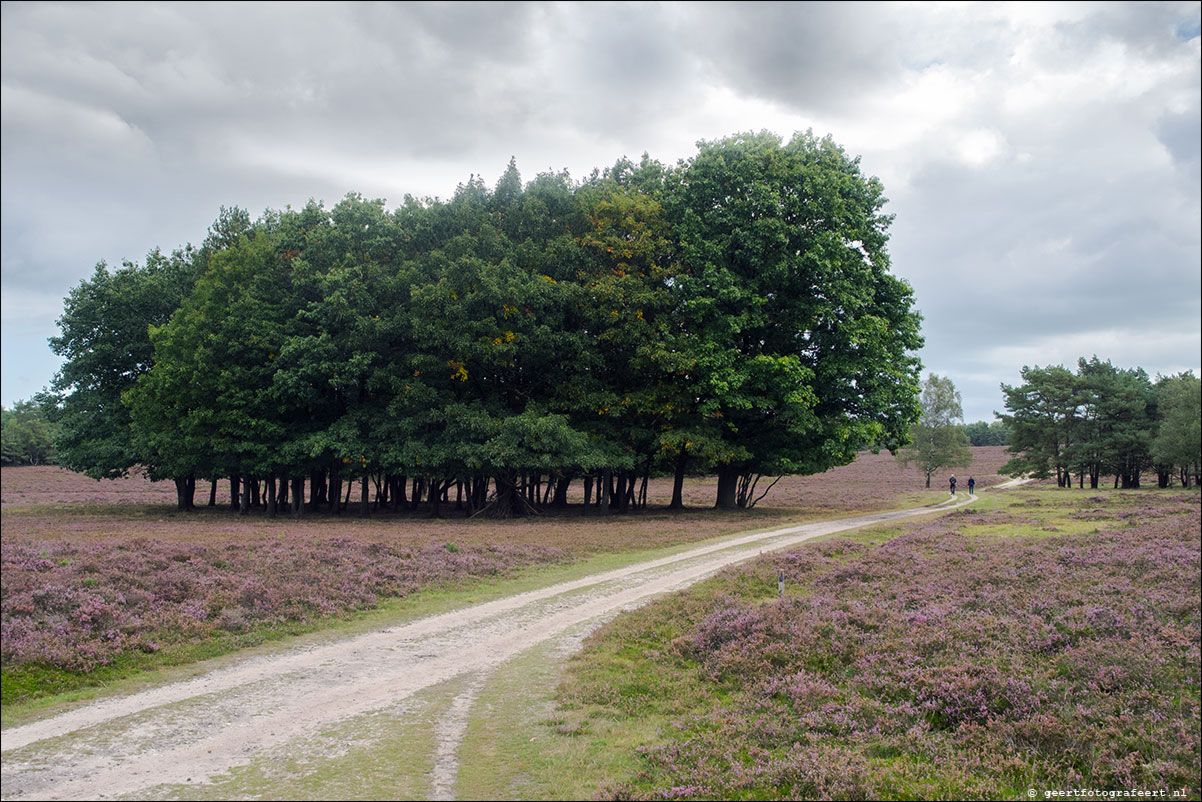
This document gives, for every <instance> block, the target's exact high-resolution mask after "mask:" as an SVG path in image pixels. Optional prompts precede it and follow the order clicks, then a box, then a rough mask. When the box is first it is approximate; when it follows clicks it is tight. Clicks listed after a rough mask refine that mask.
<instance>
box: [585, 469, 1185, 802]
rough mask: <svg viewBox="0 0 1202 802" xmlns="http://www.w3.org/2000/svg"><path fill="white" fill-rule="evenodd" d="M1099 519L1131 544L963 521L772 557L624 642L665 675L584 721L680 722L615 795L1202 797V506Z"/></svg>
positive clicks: (720, 581) (1176, 501) (988, 516)
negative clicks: (654, 718)
mask: <svg viewBox="0 0 1202 802" xmlns="http://www.w3.org/2000/svg"><path fill="white" fill-rule="evenodd" d="M1042 492H1046V493H1047V496H1046V498H1047V500H1048V504H1059V503H1061V502H1060V501H1059V500H1058V499H1064V498H1066V497H1064V496H1057V495H1056V494H1057V493H1062V492H1063V491H1057V490H1056V489H1054V488H1053V489H1050V490H1048V491H1042ZM1040 494H1042V493H1041V492H1040V491H1036V495H1040ZM1076 498H1077V499H1078V503H1079V505H1080V509H1081V510H1082V511H1094V510H1097V509H1099V508H1105V509H1109V510H1110V518H1109V519H1108V521H1107V523H1108V525H1109V527H1110V528H1107V526H1102V527H1100V529H1099V531H1095V532H1090V533H1087V534H1081V535H1060V536H1046V535H1042V534H1040V535H1038V536H1030V537H999V536H994V535H983V534H982V535H974V534H972V533H971V532H972V530H971V527H972V525H973V524H974V518H978V519H980V520H979V521H977V523H981V524H983V525H985V526H996V525H997V523H998V522H999V520H1000V519H1002V518H1004V517H1005V516H1006V515H1008V513H1006V512H1004V511H991V512H986V513H983V514H980V513H978V514H974V513H967V512H966V513H965V514H964V515H949V516H945V517H942V518H939V519H936V520H933V521H930V522H928V523H925V524H922V525H918V526H916V527H914V528H912V529H911V531H909V532H908V533H906V534H904V535H902V536H900V537H897V538H894V539H892V540H889V541H887V542H885V543H881V544H879V545H875V546H873V545H868V544H860V543H855V542H851V541H846V540H834V541H827V542H823V543H818V544H814V545H812V546H809V547H804V548H800V549H798V550H795V551H792V552H789V553H785V554H781V555H776V556H772V557H765V558H761V560H759V561H757V562H756V563H754V564H750V565H746V566H742V567H739V568H737V569H733V570H731V571H728V572H726V573H725V574H724V575H722V576H720V577H718V578H717V579H716V580H714V581H713V582H712V583H709V584H708V585H706V586H704V587H699V588H697V589H695V590H693V591H691V592H688V593H686V594H683V596H682V597H681V598H678V599H676V600H673V601H670V602H668V603H662V604H658V605H653V606H652V607H650V608H647V609H645V610H642V611H639V612H638V613H636V614H634V615H629V616H625V617H623V618H622V619H619V620H618V621H615V622H614V623H613V624H611V625H610V626H609V628H608V629H607V630H606V632H605V633H603V634H600V635H598V636H597V637H596V638H595V639H594V642H593V643H594V646H593V648H596V647H597V645H598V644H600V643H605V642H612V643H615V644H616V643H621V644H624V646H623V647H622V648H623V651H622V652H621V654H624V655H627V656H629V655H632V654H636V653H638V654H641V655H642V657H641V658H640V659H639V660H638V661H636V662H635V664H634V665H630V664H624V668H623V670H622V672H621V673H619V674H616V675H615V674H605V673H603V672H598V673H596V674H594V675H588V674H587V673H586V674H584V675H583V676H581V677H580V678H579V681H578V684H577V685H575V686H572V685H567V686H565V689H566V691H565V692H566V693H567V694H568V699H569V701H570V702H576V703H577V704H580V705H582V706H584V707H585V708H589V707H590V706H591V708H592V709H596V708H597V707H600V708H601V709H602V710H603V711H607V713H606V715H607V717H614V718H618V719H621V718H622V717H625V716H641V715H647V714H648V712H649V711H650V712H658V713H659V714H662V715H664V716H665V720H666V721H668V722H669V723H668V725H667V726H665V727H664V728H663V731H662V733H661V738H660V739H659V740H658V741H657V742H656V743H653V744H650V745H647V746H644V747H643V748H642V749H641V750H640V754H641V757H642V766H643V768H642V770H641V772H640V773H639V775H638V776H636V777H635V778H633V780H632V781H631V782H629V783H624V784H619V785H616V786H615V785H609V786H607V787H605V788H603V790H602V795H603V796H611V797H636V798H652V799H655V798H726V799H740V798H754V799H761V798H784V799H796V798H806V799H853V798H869V799H872V798H875V799H890V798H894V799H897V798H945V799H947V798H951V799H958V798H963V799H999V798H1026V794H1027V789H1028V788H1036V789H1072V788H1094V789H1101V790H1123V789H1148V790H1151V791H1157V790H1160V789H1170V790H1180V789H1182V788H1186V789H1188V793H1187V796H1188V797H1189V798H1193V799H1197V798H1199V797H1198V793H1199V788H1198V777H1199V771H1200V768H1202V767H1200V765H1199V755H1200V753H1202V744H1200V736H1199V721H1200V715H1202V713H1200V707H1199V667H1200V664H1202V656H1200V652H1199V644H1200V640H1202V635H1200V626H1202V620H1200V616H1202V613H1200V602H1199V571H1200V557H1199V553H1200V546H1202V543H1200V535H1199V530H1200V526H1202V522H1200V519H1199V505H1198V497H1197V495H1191V494H1185V493H1181V494H1179V495H1177V496H1172V495H1169V494H1164V493H1148V492H1136V493H1130V492H1129V493H1127V494H1123V495H1116V496H1114V497H1107V498H1104V499H1102V500H1101V501H1099V500H1098V499H1097V498H1084V497H1080V496H1077V497H1076ZM1033 506H1038V505H1033ZM1020 509H1021V508H1020ZM1091 519H1092V518H1091ZM1014 522H1015V525H1016V527H1021V526H1023V525H1024V521H1023V518H1021V517H1019V516H1014ZM778 575H783V576H784V578H785V583H786V588H787V590H786V593H785V595H784V597H783V598H775V592H774V591H775V585H776V579H777V576H778ZM768 594H771V595H768ZM766 596H767V598H768V599H771V600H768V601H765V597H766ZM665 632H669V633H670V632H675V633H676V636H675V638H674V640H673V641H672V645H671V647H670V648H664V646H663V638H664V633H665ZM655 643H658V644H659V645H658V646H653V645H652V644H655ZM640 647H645V648H644V650H643V651H641V652H640ZM615 648H616V647H615ZM586 664H587V662H586ZM640 683H641V685H640ZM649 687H650V688H652V690H649V689H648V688H649ZM654 688H658V690H659V693H660V696H659V697H658V700H657V695H656V692H655V690H654ZM684 696H687V697H689V698H690V699H692V700H695V701H693V702H691V703H688V704H684V703H681V702H680V701H679V699H680V698H681V697H684Z"/></svg>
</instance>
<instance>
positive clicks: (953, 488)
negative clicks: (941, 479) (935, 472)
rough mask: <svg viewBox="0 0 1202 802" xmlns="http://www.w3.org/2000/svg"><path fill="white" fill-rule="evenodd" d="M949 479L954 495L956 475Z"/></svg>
mask: <svg viewBox="0 0 1202 802" xmlns="http://www.w3.org/2000/svg"><path fill="white" fill-rule="evenodd" d="M947 481H948V482H949V483H950V484H951V486H952V495H953V496H954V495H956V477H954V476H953V477H952V478H951V479H948V480H947Z"/></svg>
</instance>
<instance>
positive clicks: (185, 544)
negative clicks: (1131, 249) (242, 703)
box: [0, 448, 1006, 705]
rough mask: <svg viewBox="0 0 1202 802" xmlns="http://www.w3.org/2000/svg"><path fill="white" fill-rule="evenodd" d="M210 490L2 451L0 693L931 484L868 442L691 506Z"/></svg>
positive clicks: (693, 495)
mask: <svg viewBox="0 0 1202 802" xmlns="http://www.w3.org/2000/svg"><path fill="white" fill-rule="evenodd" d="M975 454H976V458H975V462H974V466H973V468H972V472H974V473H975V475H976V476H977V479H978V482H979V486H980V487H987V486H989V485H990V484H994V483H996V482H999V481H1002V480H1003V477H999V476H997V475H996V471H997V468H998V466H1000V465H1001V464H1002V463H1003V462H1004V461H1005V459H1006V457H1005V454H1004V450H1003V449H1001V448H982V449H975ZM964 475H967V472H964ZM206 491H207V485H202V487H201V488H200V489H199V491H198V493H197V501H198V502H199V503H201V504H203V503H204V502H205V501H207V498H208V494H207V492H206ZM218 491H219V492H218V499H219V504H218V506H216V507H214V508H208V507H204V506H202V507H200V508H198V509H197V510H196V511H195V512H192V513H179V512H177V511H176V510H175V509H174V504H175V494H174V487H173V486H172V485H170V483H159V484H153V483H150V482H148V481H146V480H145V479H144V478H141V477H132V478H129V479H124V480H120V481H102V482H97V481H94V480H91V479H88V478H87V477H84V476H82V475H79V474H73V473H70V472H67V471H63V470H61V469H58V468H54V467H17V468H9V467H6V468H4V469H3V473H2V478H0V494H2V495H0V499H2V503H0V515H2V526H3V533H4V537H3V543H2V547H0V552H2V554H0V558H2V563H3V596H2V602H0V608H2V609H0V619H2V620H0V626H2V630H3V650H2V656H3V680H4V687H3V701H4V704H6V705H7V704H10V703H12V702H17V701H23V700H28V699H31V698H36V697H38V696H42V695H45V694H49V693H54V692H58V691H62V690H68V689H71V688H73V687H78V686H79V685H81V684H84V685H86V684H89V683H91V682H101V681H104V680H106V679H107V678H109V677H110V676H113V675H118V676H119V675H121V674H122V673H127V672H128V671H131V670H135V669H137V668H140V667H145V666H153V665H156V664H160V663H163V662H168V663H169V662H179V661H187V660H189V659H194V658H195V656H197V655H198V653H197V652H196V651H195V649H194V647H195V646H196V644H205V643H207V644H210V645H213V646H214V648H215V650H216V651H217V652H220V651H228V650H229V649H232V648H239V647H241V646H244V645H249V644H253V643H256V642H258V641H259V640H261V638H262V637H263V636H264V633H267V634H270V635H273V636H278V635H279V634H287V633H288V632H294V631H299V630H300V629H304V628H312V627H313V626H316V625H318V624H319V623H320V622H321V621H322V620H324V619H328V618H333V617H341V616H346V615H347V614H351V613H353V612H355V611H357V610H363V609H367V608H371V607H373V606H375V605H377V604H378V603H379V602H380V601H382V600H384V599H394V598H399V597H405V596H409V595H411V594H414V593H416V592H418V591H421V590H425V589H429V588H434V587H448V586H463V585H465V584H467V583H473V582H479V581H481V580H494V579H497V578H501V577H508V576H512V575H514V574H515V573H517V572H519V571H521V570H524V569H530V568H535V567H538V566H546V565H549V564H558V563H565V562H571V561H577V560H580V559H583V558H586V557H589V556H591V555H594V554H598V553H601V552H634V551H638V550H645V549H649V548H658V547H664V546H671V545H674V544H680V543H688V542H692V541H697V540H703V539H706V538H710V537H715V536H718V535H723V534H729V533H732V532H737V531H740V530H745V529H749V528H756V527H763V526H771V525H773V524H775V523H777V522H779V521H780V520H804V519H814V518H821V517H831V516H834V515H838V514H842V513H846V512H853V511H859V510H878V509H890V508H897V507H900V506H913V505H917V504H923V503H930V502H931V501H935V500H938V499H940V498H943V497H944V496H945V491H944V490H942V489H938V490H932V491H927V492H923V482H922V477H921V475H920V474H919V473H918V471H916V470H914V469H909V470H900V469H899V468H898V467H897V465H896V463H895V461H894V460H893V458H892V457H890V456H889V455H888V454H879V455H873V454H864V455H862V456H861V458H860V459H858V460H857V461H856V462H855V463H853V464H852V465H850V466H846V467H844V468H839V469H836V470H833V471H830V472H828V473H826V474H823V475H821V476H814V477H787V478H785V479H783V480H781V481H780V482H779V483H778V484H777V485H776V487H774V488H773V489H772V491H771V492H770V493H769V494H768V495H767V497H765V498H764V500H763V501H761V502H760V504H759V505H758V506H757V507H756V508H755V509H753V510H749V511H743V512H738V513H729V512H727V513H719V512H716V511H713V510H710V509H706V507H708V506H709V505H711V504H712V501H713V496H714V484H713V481H712V480H706V479H695V480H690V481H689V482H688V484H687V492H686V503H687V504H689V505H691V506H692V507H693V509H690V510H686V511H685V512H683V513H675V514H672V513H669V512H667V511H666V510H665V509H664V507H665V506H666V504H667V502H668V500H669V499H670V495H671V484H670V480H659V481H656V482H653V483H652V487H651V489H650V491H649V497H650V499H651V500H652V509H650V510H648V511H647V512H642V513H638V514H631V515H623V516H602V515H598V514H596V513H595V512H589V513H581V512H580V511H579V509H576V510H569V511H568V513H566V514H562V515H548V516H542V517H538V518H534V519H525V520H507V521H497V520H490V519H486V518H477V519H471V520H469V519H465V518H462V517H454V516H453V515H451V516H449V517H447V518H445V519H438V520H433V519H430V518H428V517H427V516H426V515H424V514H421V513H415V514H411V515H405V514H377V515H374V516H372V517H370V518H368V519H360V518H357V517H355V516H353V515H350V514H347V515H344V516H340V517H335V516H329V515H310V516H306V517H304V518H302V519H300V520H294V519H291V518H287V517H281V518H277V519H273V520H269V519H267V518H265V517H264V516H263V515H262V514H261V513H252V514H251V515H248V516H239V515H237V514H236V512H233V511H231V510H230V509H229V508H228V505H227V504H226V503H222V502H227V501H228V498H229V489H228V484H225V483H222V484H221V485H219V488H218ZM577 501H579V499H577ZM202 653H204V654H207V653H209V652H202ZM156 655H157V657H156Z"/></svg>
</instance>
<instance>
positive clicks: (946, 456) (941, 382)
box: [897, 373, 972, 488]
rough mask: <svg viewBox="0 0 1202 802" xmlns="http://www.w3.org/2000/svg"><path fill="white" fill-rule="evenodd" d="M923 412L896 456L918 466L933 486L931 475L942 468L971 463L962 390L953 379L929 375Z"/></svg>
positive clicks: (964, 465)
mask: <svg viewBox="0 0 1202 802" xmlns="http://www.w3.org/2000/svg"><path fill="white" fill-rule="evenodd" d="M919 403H920V407H921V410H922V411H921V413H920V415H919V418H918V421H917V422H916V423H915V424H914V425H913V426H912V427H911V428H910V445H908V446H906V447H905V448H903V449H902V450H901V451H899V452H898V454H897V461H898V462H899V463H900V464H901V465H917V466H918V468H919V469H920V470H921V471H922V472H923V475H924V476H925V477H926V486H927V487H928V488H929V487H930V486H931V476H932V475H933V474H934V473H935V472H936V471H938V470H940V469H941V468H959V467H967V466H969V465H971V464H972V451H971V450H970V449H969V440H968V435H967V434H965V432H964V428H963V426H961V424H960V421H961V419H962V418H963V417H964V411H963V407H962V405H961V402H960V391H959V390H957V389H956V386H955V385H954V384H953V383H952V380H951V379H948V378H945V377H942V376H937V375H935V374H934V373H931V374H928V375H927V380H926V381H925V382H924V383H923V385H922V399H921V401H920V402H919Z"/></svg>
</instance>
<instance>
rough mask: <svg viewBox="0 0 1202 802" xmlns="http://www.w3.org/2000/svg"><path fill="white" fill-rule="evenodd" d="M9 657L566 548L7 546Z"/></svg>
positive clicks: (319, 609) (317, 543) (95, 659)
mask: <svg viewBox="0 0 1202 802" xmlns="http://www.w3.org/2000/svg"><path fill="white" fill-rule="evenodd" d="M0 557H2V562H3V567H4V586H3V587H4V592H3V598H2V600H0V612H2V626H3V663H4V665H5V666H6V667H8V666H17V665H21V664H26V663H36V664H41V665H48V666H54V667H58V668H64V669H69V670H74V671H83V672H86V671H89V670H91V669H93V668H95V667H96V666H98V665H103V664H105V663H108V662H109V661H111V660H112V659H113V658H114V657H116V656H117V655H119V654H120V653H122V652H124V651H129V650H141V651H155V650H157V649H159V648H161V647H162V646H164V645H167V644H176V643H181V642H187V641H195V640H199V639H203V638H206V637H211V636H212V635H214V634H218V633H221V632H239V631H242V630H245V629H248V628H250V627H253V626H256V625H261V624H282V623H289V622H302V623H303V622H307V621H310V620H312V619H316V618H321V617H326V616H332V615H337V614H340V613H344V612H348V611H351V610H357V609H362V608H366V607H370V606H372V605H374V604H375V603H376V602H377V600H378V599H380V598H382V597H390V596H391V597H396V596H405V595H407V594H410V593H413V592H414V591H417V590H420V589H422V588H426V587H430V586H432V585H436V584H439V583H445V582H448V581H454V580H465V579H480V578H485V577H492V576H497V575H502V574H505V573H507V572H509V571H511V570H513V569H514V568H517V567H521V566H525V565H530V564H533V563H546V562H556V561H561V560H564V559H566V555H565V553H564V552H563V551H562V550H560V549H553V548H543V547H537V546H512V545H500V546H487V545H475V546H455V547H453V548H452V547H448V546H447V545H446V544H439V545H434V544H430V545H425V546H414V545H410V544H405V543H399V544H398V543H388V542H381V541H379V540H364V539H358V538H352V537H329V538H317V537H275V538H271V537H256V538H249V539H239V540H231V539H220V538H219V539H213V540H211V541H208V542H178V541H164V540H157V539H143V538H128V537H125V538H120V537H117V538H111V539H108V540H105V541H103V542H73V541H70V540H54V541H45V540H44V541H33V542H29V541H26V542H21V541H13V540H10V539H7V538H6V539H5V540H4V542H3V544H2V546H0Z"/></svg>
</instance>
